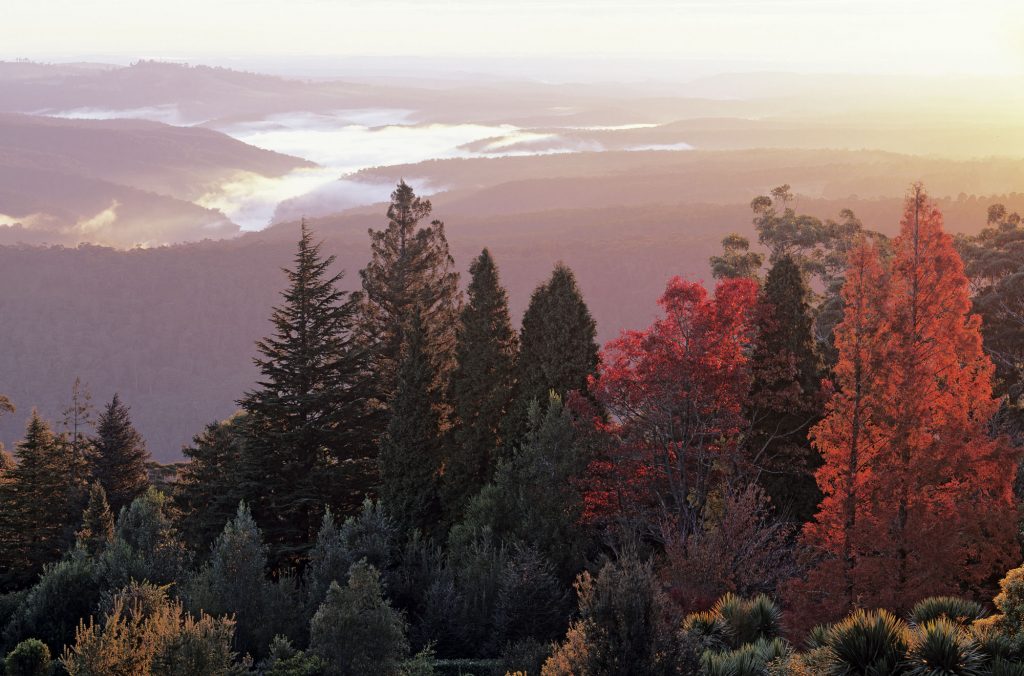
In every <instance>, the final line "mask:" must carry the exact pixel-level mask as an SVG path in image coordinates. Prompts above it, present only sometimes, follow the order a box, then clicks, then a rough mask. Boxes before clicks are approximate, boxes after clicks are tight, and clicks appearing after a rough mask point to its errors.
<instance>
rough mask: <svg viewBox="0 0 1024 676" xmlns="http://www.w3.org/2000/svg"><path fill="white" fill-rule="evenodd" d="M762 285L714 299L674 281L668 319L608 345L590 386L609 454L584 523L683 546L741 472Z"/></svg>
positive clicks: (598, 471) (726, 290)
mask: <svg viewBox="0 0 1024 676" xmlns="http://www.w3.org/2000/svg"><path fill="white" fill-rule="evenodd" d="M756 298H757V285H756V283H755V282H753V281H751V280H749V279H728V280H724V281H722V282H720V283H719V284H718V286H717V288H716V290H715V294H714V296H713V297H709V296H708V293H707V291H706V290H705V289H704V287H703V286H702V285H700V284H697V283H693V282H687V281H684V280H682V279H680V278H678V277H676V278H673V279H672V280H671V281H670V282H669V283H668V287H667V289H666V290H665V294H664V295H663V296H662V297H661V299H660V301H659V303H660V305H661V307H662V308H663V310H664V316H663V317H661V318H660V319H658V320H656V321H655V322H654V324H652V325H651V326H650V327H649V328H648V329H646V330H644V331H626V332H624V333H623V334H622V335H621V336H620V337H619V338H618V339H616V340H613V341H611V342H609V343H608V344H607V346H606V347H605V349H604V351H603V352H602V355H601V365H600V367H599V371H598V374H597V376H596V377H594V378H593V379H592V381H591V389H592V392H593V394H594V396H595V397H596V398H597V400H598V401H599V402H600V403H601V404H602V405H603V407H604V409H605V410H606V411H607V412H608V414H609V421H610V422H609V423H607V424H606V425H605V429H604V431H605V432H606V433H607V434H608V438H609V440H610V441H609V448H608V449H607V451H606V453H605V455H604V457H603V458H602V459H601V460H598V461H595V462H594V463H592V465H591V467H590V470H589V472H588V477H587V494H586V517H587V518H588V519H590V520H592V521H598V522H619V523H622V522H625V523H627V524H629V525H630V526H631V527H634V528H636V527H639V528H646V529H647V531H648V533H649V534H650V535H652V536H653V537H660V534H661V533H663V532H664V528H665V526H666V524H667V523H671V525H672V527H673V528H675V529H677V530H678V533H679V535H680V536H681V537H683V538H684V540H685V538H686V536H687V535H688V534H690V533H693V532H694V531H695V530H696V529H697V528H698V527H699V526H700V522H701V518H702V515H703V513H704V510H705V507H706V505H707V502H708V497H709V495H710V492H711V489H712V487H713V486H714V483H715V480H716V478H718V477H722V476H728V475H732V474H734V473H735V470H736V466H735V465H736V463H737V462H738V460H739V458H738V454H737V452H736V444H737V436H738V432H739V430H740V428H741V425H742V400H743V397H744V396H745V395H746V393H747V391H748V388H749V382H748V378H749V373H748V368H747V356H746V350H747V347H748V345H749V342H750V338H751V336H750V333H751V329H752V327H751V324H752V322H751V309H752V308H753V306H754V303H755V301H756Z"/></svg>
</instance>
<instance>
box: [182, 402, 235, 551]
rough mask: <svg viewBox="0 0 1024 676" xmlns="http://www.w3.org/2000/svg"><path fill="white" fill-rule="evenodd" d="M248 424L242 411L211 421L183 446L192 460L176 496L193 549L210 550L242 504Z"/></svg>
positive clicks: (186, 455)
mask: <svg viewBox="0 0 1024 676" xmlns="http://www.w3.org/2000/svg"><path fill="white" fill-rule="evenodd" d="M245 424H246V423H245V415H244V414H241V413H239V414H236V415H234V416H232V417H231V418H229V419H227V420H225V421H223V422H219V423H210V424H209V425H207V426H206V428H205V429H204V430H203V431H202V432H200V433H199V434H197V435H195V437H193V438H192V445H191V446H186V447H185V448H184V449H183V453H184V454H185V457H187V458H188V460H189V461H188V462H187V463H185V464H184V465H183V466H182V468H181V470H180V471H179V472H178V480H177V481H176V482H175V486H174V497H173V499H174V505H175V507H177V510H178V514H179V519H178V522H179V526H178V527H179V529H180V530H181V533H182V536H183V537H184V538H185V541H186V542H188V544H189V546H190V547H191V548H192V550H193V551H197V552H207V551H209V550H210V545H211V544H213V541H214V540H215V539H216V538H217V536H218V535H219V534H220V532H221V530H223V529H224V524H226V523H227V522H228V521H229V520H230V519H231V517H232V516H234V514H235V510H236V509H237V507H238V501H239V500H240V499H241V497H242V496H241V482H240V478H239V469H240V465H241V462H242V455H243V453H242V448H243V446H244V445H245Z"/></svg>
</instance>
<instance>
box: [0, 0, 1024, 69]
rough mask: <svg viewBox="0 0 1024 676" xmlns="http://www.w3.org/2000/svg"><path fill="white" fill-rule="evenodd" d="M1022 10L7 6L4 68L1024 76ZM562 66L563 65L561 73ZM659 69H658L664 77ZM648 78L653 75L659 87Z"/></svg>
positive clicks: (676, 5) (690, 2)
mask: <svg viewBox="0 0 1024 676" xmlns="http://www.w3.org/2000/svg"><path fill="white" fill-rule="evenodd" d="M1021 5H1024V3H1022V2H1020V1H1019V0H971V1H970V2H965V1H954V0H676V1H674V2H670V1H668V0H638V1H635V2H630V1H628V0H620V1H618V2H611V1H609V0H579V1H575V0H574V1H561V0H472V1H470V0H449V1H447V2H444V1H440V0H433V1H431V0H425V1H422V2H410V1H408V0H173V1H168V0H0V58H5V59H9V58H16V57H28V58H35V59H52V60H66V59H69V58H83V57H87V58H94V57H99V56H107V57H110V58H116V59H134V58H140V57H147V58H174V59H186V60H191V61H197V62H198V61H203V60H207V61H209V60H211V59H215V60H216V59H219V60H221V61H223V60H225V59H228V58H232V57H235V58H239V59H240V60H242V61H244V60H245V59H248V58H253V57H259V56H263V57H288V58H291V59H295V58H298V57H331V56H402V57H447V58H461V59H467V58H473V59H478V60H479V63H481V64H485V63H486V62H487V60H488V59H487V58H484V57H489V58H493V59H499V60H500V59H501V58H507V57H515V58H522V57H534V58H536V59H552V61H558V60H562V61H568V60H572V59H574V58H580V57H586V58H587V59H590V60H592V59H593V58H595V57H596V58H614V59H615V60H617V61H621V62H628V61H630V60H633V61H634V62H635V63H636V64H638V65H637V69H638V71H645V72H644V73H639V72H638V75H640V74H645V75H650V74H655V75H656V73H655V72H654V70H656V68H655V67H654V66H652V65H651V64H654V63H658V62H669V61H678V60H688V61H691V62H693V63H697V64H703V69H705V70H760V69H786V70H799V71H846V72H871V73H877V72H895V73H929V74H937V75H941V74H949V73H967V74H989V75H1009V74H1013V75H1021V74H1024V7H1022V6H1021ZM552 57H558V58H557V59H553V58H552ZM652 69H654V70H652ZM646 71H650V72H649V73H648V72H646Z"/></svg>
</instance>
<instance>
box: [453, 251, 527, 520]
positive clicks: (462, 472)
mask: <svg viewBox="0 0 1024 676" xmlns="http://www.w3.org/2000/svg"><path fill="white" fill-rule="evenodd" d="M469 274H470V277H471V279H470V283H469V293H468V295H469V301H468V302H467V303H466V305H465V307H463V309H462V314H461V316H460V321H459V329H458V341H457V348H456V355H455V356H456V360H455V361H456V367H455V373H454V374H453V376H452V404H453V406H454V412H455V418H456V427H455V429H454V431H453V433H452V442H451V444H450V449H449V452H448V457H447V458H446V460H445V473H444V485H443V488H444V502H445V511H446V513H447V515H448V518H449V519H450V520H454V519H455V518H456V517H457V516H458V515H459V514H461V512H462V509H463V508H464V507H465V505H466V502H467V501H468V500H469V499H470V498H472V497H473V496H474V495H475V494H476V493H477V492H479V491H480V489H481V488H482V487H483V486H484V484H486V483H487V482H488V481H489V480H490V479H491V476H492V474H493V471H494V458H493V454H494V452H495V450H496V449H497V448H498V446H499V445H500V442H501V439H500V436H499V432H500V428H501V421H502V419H503V418H504V416H505V414H506V413H507V411H508V408H509V405H510V403H511V399H512V387H513V383H514V377H515V374H514V369H515V360H516V352H517V349H518V340H517V336H516V333H515V330H514V329H513V328H512V320H511V318H510V317H509V311H508V294H507V293H506V292H505V289H504V288H503V287H502V286H501V281H500V280H499V278H498V269H497V267H496V266H495V264H494V259H493V258H492V257H491V254H490V252H489V251H488V250H487V249H484V250H483V252H482V253H481V254H480V256H478V257H477V259H476V260H475V261H473V264H472V265H471V266H470V268H469Z"/></svg>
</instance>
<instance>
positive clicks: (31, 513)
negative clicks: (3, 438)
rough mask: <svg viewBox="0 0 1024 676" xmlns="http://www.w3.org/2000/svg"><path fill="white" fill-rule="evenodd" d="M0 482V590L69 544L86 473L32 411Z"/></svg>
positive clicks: (82, 499) (54, 557)
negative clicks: (13, 460)
mask: <svg viewBox="0 0 1024 676" xmlns="http://www.w3.org/2000/svg"><path fill="white" fill-rule="evenodd" d="M14 455H15V457H16V459H17V464H16V466H15V467H14V468H12V469H9V470H7V471H6V472H5V476H4V477H3V480H2V482H0V584H2V585H3V586H10V585H15V586H17V585H21V584H24V583H25V582H27V581H29V580H31V579H33V578H34V577H35V576H36V575H37V574H38V573H39V571H40V570H41V569H42V567H43V565H44V564H46V563H50V562H52V561H56V560H57V559H59V558H60V556H61V553H62V552H63V551H64V550H65V549H67V548H68V546H69V545H70V544H71V543H72V542H74V534H75V530H76V529H77V527H78V523H79V519H80V517H81V515H82V508H83V507H84V505H85V499H86V490H85V486H86V479H87V476H88V470H87V467H86V466H85V464H84V463H83V462H81V461H80V460H78V459H77V458H76V457H75V456H74V454H73V453H72V452H71V447H70V445H69V444H67V443H65V442H64V441H63V440H62V439H60V438H59V437H57V436H55V435H54V434H53V432H52V431H51V429H50V426H49V425H48V424H47V423H46V421H45V420H43V419H42V418H41V417H40V416H39V414H38V413H37V412H36V411H33V412H32V418H31V419H30V420H29V422H28V426H27V427H26V430H25V437H24V439H22V440H21V441H20V442H18V444H17V445H16V446H15V449H14Z"/></svg>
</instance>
